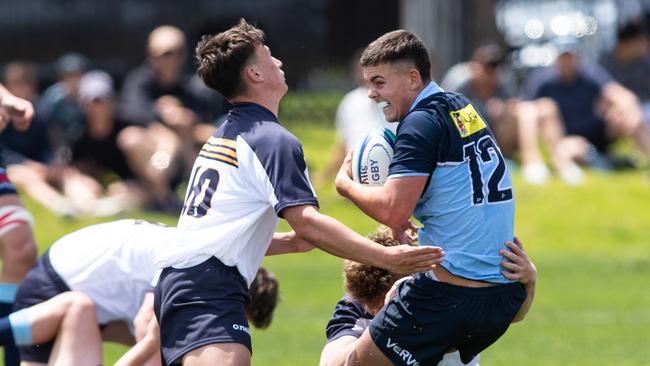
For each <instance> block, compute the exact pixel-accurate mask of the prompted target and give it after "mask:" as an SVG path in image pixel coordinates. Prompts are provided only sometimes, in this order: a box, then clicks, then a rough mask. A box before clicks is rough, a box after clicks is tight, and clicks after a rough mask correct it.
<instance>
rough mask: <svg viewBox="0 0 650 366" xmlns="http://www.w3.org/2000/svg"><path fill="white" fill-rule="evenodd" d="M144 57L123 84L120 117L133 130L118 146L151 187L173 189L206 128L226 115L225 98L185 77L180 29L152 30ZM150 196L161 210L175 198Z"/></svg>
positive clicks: (162, 193)
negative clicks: (155, 199) (162, 183)
mask: <svg viewBox="0 0 650 366" xmlns="http://www.w3.org/2000/svg"><path fill="white" fill-rule="evenodd" d="M146 53H147V60H146V63H145V64H144V65H142V66H140V67H138V68H137V69H135V70H133V71H132V72H130V73H129V74H128V75H127V76H126V78H125V79H124V87H123V90H122V95H121V115H122V117H123V118H124V119H126V120H127V121H130V122H132V123H135V124H137V125H136V126H132V127H130V128H127V129H125V131H124V132H123V133H122V134H121V136H120V137H119V144H120V146H121V147H122V148H123V149H124V151H125V152H126V154H127V156H128V159H129V162H130V164H131V165H132V166H134V167H135V169H136V170H137V171H140V172H143V174H144V176H145V177H147V179H148V181H150V182H151V183H152V185H153V184H154V183H153V182H161V181H162V182H168V184H167V185H168V186H169V185H172V186H173V185H174V183H178V182H180V181H179V178H180V177H181V176H182V173H183V172H184V169H185V168H186V167H187V166H189V165H190V164H191V162H192V161H193V160H194V156H195V155H196V146H197V143H198V144H202V143H203V142H204V141H205V140H206V139H207V138H208V137H209V136H210V135H211V134H212V132H214V128H213V127H212V126H211V125H209V124H208V123H209V122H212V121H213V120H215V119H216V118H217V117H219V116H220V115H221V114H223V113H224V109H223V98H221V97H220V96H218V94H216V93H215V92H212V91H209V90H206V88H205V87H204V86H202V85H201V83H200V82H197V80H195V79H194V78H193V77H192V75H191V74H189V73H187V72H186V70H185V68H184V66H185V62H186V56H187V54H186V45H185V34H184V33H183V32H182V31H181V30H180V29H178V28H176V27H173V26H168V25H167V26H160V27H158V28H156V29H154V30H153V31H152V32H151V33H150V34H149V38H148V41H147V47H146ZM206 122H207V123H206ZM158 188H160V186H158ZM154 193H155V194H156V196H157V197H158V201H159V204H160V205H164V204H165V202H166V201H169V198H170V197H173V196H172V195H171V191H170V189H169V188H167V189H162V190H157V191H155V192H154Z"/></svg>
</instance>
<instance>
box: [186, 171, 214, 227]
mask: <svg viewBox="0 0 650 366" xmlns="http://www.w3.org/2000/svg"><path fill="white" fill-rule="evenodd" d="M200 170H201V167H197V168H196V169H194V172H193V173H192V178H191V179H190V185H189V187H188V188H187V194H186V195H185V202H184V204H183V210H182V211H181V215H189V216H194V217H203V216H205V214H207V213H208V209H209V208H210V202H211V201H212V196H213V195H214V193H215V192H216V191H217V186H218V185H219V172H218V171H217V170H215V169H210V168H208V169H206V170H204V171H203V172H202V173H201V174H200V175H199V171H200ZM197 176H198V178H197Z"/></svg>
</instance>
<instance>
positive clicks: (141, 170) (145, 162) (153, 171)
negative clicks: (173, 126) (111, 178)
mask: <svg viewBox="0 0 650 366" xmlns="http://www.w3.org/2000/svg"><path fill="white" fill-rule="evenodd" d="M117 141H118V145H119V146H120V149H122V151H124V153H125V154H126V157H127V160H128V163H129V166H130V167H131V169H132V170H133V171H134V172H137V173H138V174H140V177H141V178H142V179H143V180H144V182H145V183H146V184H147V186H148V188H149V190H150V192H151V194H152V196H153V197H154V200H156V201H157V202H163V201H164V200H166V199H167V198H168V197H169V195H170V194H171V192H170V190H169V182H170V180H171V179H172V177H173V175H174V174H175V172H176V170H177V169H178V166H177V165H176V164H177V163H176V162H177V160H178V156H179V154H180V148H181V144H180V140H179V139H178V136H176V134H175V133H174V132H173V131H172V130H170V129H168V128H166V127H164V126H162V125H160V124H158V123H153V124H151V125H150V126H149V127H147V128H143V127H135V126H133V127H127V128H125V129H124V130H123V131H122V132H120V134H119V135H118V139H117Z"/></svg>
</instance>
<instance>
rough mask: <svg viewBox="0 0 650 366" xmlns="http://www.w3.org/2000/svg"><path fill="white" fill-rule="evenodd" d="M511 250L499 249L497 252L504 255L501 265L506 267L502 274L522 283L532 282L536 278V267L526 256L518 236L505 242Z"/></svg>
mask: <svg viewBox="0 0 650 366" xmlns="http://www.w3.org/2000/svg"><path fill="white" fill-rule="evenodd" d="M506 246H507V247H508V248H510V250H511V251H507V250H505V249H499V253H500V254H501V255H502V256H504V257H505V259H504V260H502V261H501V265H502V266H503V267H504V268H505V269H506V270H503V271H501V273H502V274H503V276H504V277H505V278H507V279H509V280H513V281H519V282H521V283H522V284H524V285H528V284H534V283H535V281H536V280H537V268H536V267H535V264H534V263H533V262H532V261H531V260H530V259H529V258H528V256H527V255H526V252H525V251H524V247H523V245H522V243H521V241H519V239H518V238H515V242H514V243H513V242H509V241H507V242H506Z"/></svg>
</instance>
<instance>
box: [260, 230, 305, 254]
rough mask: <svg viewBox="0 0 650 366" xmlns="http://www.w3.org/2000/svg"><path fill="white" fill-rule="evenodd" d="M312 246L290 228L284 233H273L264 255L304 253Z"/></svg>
mask: <svg viewBox="0 0 650 366" xmlns="http://www.w3.org/2000/svg"><path fill="white" fill-rule="evenodd" d="M314 248H315V247H314V246H313V245H312V244H311V243H309V242H308V241H306V240H304V239H302V238H301V237H300V236H298V235H296V232H295V231H293V230H292V231H289V232H286V233H274V234H273V239H271V245H269V248H268V249H267V250H266V254H265V255H278V254H288V253H305V252H308V251H310V250H312V249H314Z"/></svg>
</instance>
